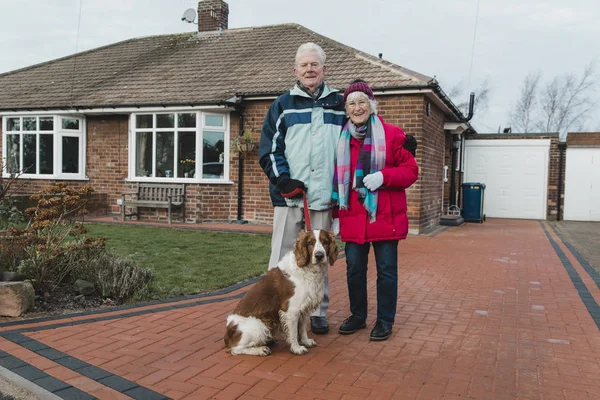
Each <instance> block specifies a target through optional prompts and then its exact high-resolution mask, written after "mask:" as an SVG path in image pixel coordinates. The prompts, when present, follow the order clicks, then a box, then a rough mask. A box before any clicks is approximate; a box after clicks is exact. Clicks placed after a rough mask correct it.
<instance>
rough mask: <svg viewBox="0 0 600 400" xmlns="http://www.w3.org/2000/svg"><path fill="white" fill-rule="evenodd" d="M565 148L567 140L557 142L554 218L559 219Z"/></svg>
mask: <svg viewBox="0 0 600 400" xmlns="http://www.w3.org/2000/svg"><path fill="white" fill-rule="evenodd" d="M566 149H567V142H558V151H559V154H558V184H557V185H556V186H557V187H558V195H557V199H556V220H557V221H560V219H561V214H562V213H561V208H562V191H563V163H564V159H565V150H566Z"/></svg>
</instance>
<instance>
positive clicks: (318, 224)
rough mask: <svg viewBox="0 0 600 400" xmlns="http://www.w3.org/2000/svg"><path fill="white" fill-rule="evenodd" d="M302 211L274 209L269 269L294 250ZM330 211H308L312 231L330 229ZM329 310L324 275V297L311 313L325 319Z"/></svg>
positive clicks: (327, 290) (327, 282)
mask: <svg viewBox="0 0 600 400" xmlns="http://www.w3.org/2000/svg"><path fill="white" fill-rule="evenodd" d="M302 217H303V209H302V208H299V207H275V211H274V214H273V236H272V237H271V259H270V260H269V269H272V268H275V267H276V266H277V263H278V262H279V260H281V259H282V258H283V256H284V255H285V254H286V253H287V252H289V251H291V250H292V249H293V248H294V243H296V239H297V238H298V234H299V233H300V231H301V230H302ZM331 218H332V213H331V210H324V211H313V210H310V224H311V226H312V229H324V230H330V229H331V222H332V219H331ZM328 309H329V278H328V274H327V273H325V296H324V297H323V301H322V302H321V306H320V307H319V308H318V309H317V310H315V312H313V313H312V315H311V316H313V317H325V316H326V315H327V310H328Z"/></svg>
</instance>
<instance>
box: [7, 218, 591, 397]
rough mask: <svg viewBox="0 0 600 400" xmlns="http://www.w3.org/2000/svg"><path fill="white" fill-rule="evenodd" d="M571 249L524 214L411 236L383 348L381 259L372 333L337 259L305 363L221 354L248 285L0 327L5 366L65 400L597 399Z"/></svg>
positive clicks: (586, 288)
mask: <svg viewBox="0 0 600 400" xmlns="http://www.w3.org/2000/svg"><path fill="white" fill-rule="evenodd" d="M562 239H564V237H562ZM565 241H566V239H565ZM565 243H566V242H563V240H561V237H560V236H558V235H557V234H556V232H555V230H554V228H553V227H552V226H551V225H550V224H548V223H546V222H537V221H517V220H488V221H487V222H485V223H484V224H466V225H463V226H460V227H452V228H448V227H444V228H440V229H438V230H436V231H434V232H431V233H430V234H429V235H423V236H411V237H409V238H408V240H406V241H403V242H401V244H400V248H399V253H400V254H399V255H400V268H399V278H400V281H399V299H398V313H397V316H396V324H395V325H394V333H393V336H392V337H391V338H390V340H388V341H386V342H378V343H376V342H369V339H368V337H369V331H370V328H371V326H372V325H373V323H374V315H375V308H376V304H375V298H376V297H375V280H376V276H375V272H374V268H371V269H370V272H369V300H370V309H369V312H370V316H369V319H368V329H364V330H361V331H359V332H358V333H356V334H354V335H349V336H342V335H339V334H338V333H337V328H338V327H339V325H340V323H341V322H342V321H343V319H344V318H345V317H346V316H348V296H347V291H346V282H345V260H344V259H340V260H338V262H337V263H336V265H335V266H334V267H332V268H331V270H330V281H331V298H332V303H331V307H330V313H329V315H328V319H329V321H330V324H331V331H330V333H329V334H327V335H322V336H315V335H310V336H312V337H314V338H315V339H316V341H317V343H318V346H317V347H316V348H314V349H310V351H309V353H308V354H307V355H305V356H294V355H292V354H290V353H289V352H288V351H287V348H286V346H285V345H284V344H283V343H281V342H279V343H277V344H276V345H275V346H274V349H273V350H274V351H273V355H271V356H269V357H265V358H259V357H251V356H231V355H229V354H227V353H226V352H225V350H224V346H223V341H222V337H223V332H224V326H225V319H226V316H227V315H228V313H229V312H231V310H233V308H234V307H235V305H236V303H237V302H238V301H239V298H240V297H241V296H243V294H244V292H245V291H246V290H247V286H244V285H243V284H242V285H238V286H235V287H232V288H228V289H226V290H222V291H219V292H215V293H212V294H209V295H200V296H190V297H186V298H181V299H172V300H168V301H163V302H154V303H146V304H142V305H136V306H132V307H121V308H117V309H112V310H105V311H102V312H100V313H88V314H78V315H73V316H70V317H69V316H67V317H61V318H49V319H44V320H37V321H28V322H22V321H20V322H17V323H12V324H11V323H5V324H0V365H2V366H4V367H5V368H8V369H9V370H11V371H12V372H14V373H16V374H18V375H20V376H23V377H25V378H26V379H28V380H30V381H32V382H34V383H36V384H37V385H39V386H41V387H43V388H45V389H47V390H49V391H50V392H52V393H54V394H55V395H57V396H59V397H61V398H64V399H87V398H100V399H125V398H135V399H165V398H172V399H210V398H214V399H246V400H249V399H302V400H307V399H343V400H351V399H426V400H434V399H444V400H463V399H486V400H487V399H498V400H508V399H524V400H530V399H544V400H546V399H562V400H567V399H568V400H571V399H599V398H600V380H599V379H598V377H599V376H600V332H599V328H598V327H599V326H600V307H599V306H598V302H600V287H599V286H598V284H599V283H600V276H598V274H597V273H595V271H594V270H593V269H591V268H587V267H586V266H584V265H582V264H581V263H580V261H579V260H578V257H577V254H575V253H574V252H573V251H571V250H570V249H569V246H567V244H565ZM570 247H571V248H573V247H572V246H570ZM573 249H574V248H573ZM371 261H373V260H372V259H371ZM371 265H373V264H372V263H371ZM594 274H595V275H594Z"/></svg>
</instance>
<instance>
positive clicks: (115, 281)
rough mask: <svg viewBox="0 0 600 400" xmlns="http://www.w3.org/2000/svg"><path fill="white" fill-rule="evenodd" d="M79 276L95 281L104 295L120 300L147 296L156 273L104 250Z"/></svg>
mask: <svg viewBox="0 0 600 400" xmlns="http://www.w3.org/2000/svg"><path fill="white" fill-rule="evenodd" d="M79 272H80V273H79V276H80V277H81V278H83V279H85V280H88V281H91V282H94V285H95V286H96V288H97V289H98V290H99V291H100V293H101V294H102V296H103V297H110V298H112V299H118V300H120V301H123V300H127V299H129V298H132V297H134V296H137V297H142V298H143V297H147V295H148V293H149V290H150V282H151V281H152V279H153V277H154V273H153V271H152V270H151V269H150V268H142V267H139V266H138V265H137V264H136V263H135V262H134V261H133V260H131V259H129V258H123V257H120V256H117V255H115V254H111V253H108V252H102V253H101V254H100V255H99V256H98V257H96V258H94V259H93V260H92V261H91V262H90V263H88V264H87V265H86V267H85V268H84V269H82V270H80V271H79Z"/></svg>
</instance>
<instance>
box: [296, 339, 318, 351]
mask: <svg viewBox="0 0 600 400" xmlns="http://www.w3.org/2000/svg"><path fill="white" fill-rule="evenodd" d="M300 344H301V345H302V346H305V347H308V348H309V349H310V348H311V347H315V346H316V345H317V342H315V341H314V340H313V339H311V338H306V340H303V341H302V342H300Z"/></svg>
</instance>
